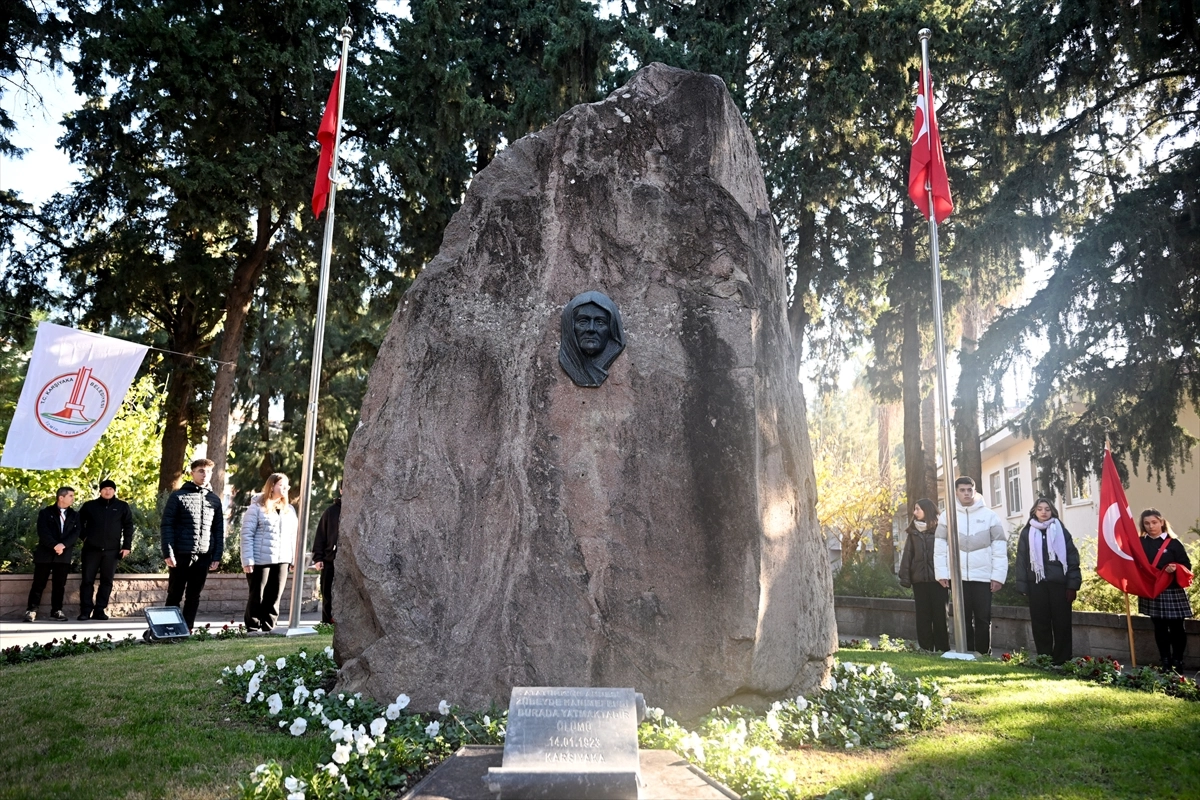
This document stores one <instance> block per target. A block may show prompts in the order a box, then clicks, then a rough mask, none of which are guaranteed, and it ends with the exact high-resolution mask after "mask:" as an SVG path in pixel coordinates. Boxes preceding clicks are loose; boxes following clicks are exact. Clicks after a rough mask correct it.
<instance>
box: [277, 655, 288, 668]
mask: <svg viewBox="0 0 1200 800" xmlns="http://www.w3.org/2000/svg"><path fill="white" fill-rule="evenodd" d="M286 666H287V659H286V658H284V657H283V656H280V657H279V658H277V659H275V669H283V668H284V667H286Z"/></svg>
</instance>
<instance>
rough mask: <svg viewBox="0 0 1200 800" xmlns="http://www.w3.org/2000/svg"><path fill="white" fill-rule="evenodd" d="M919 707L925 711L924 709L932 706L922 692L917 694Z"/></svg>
mask: <svg viewBox="0 0 1200 800" xmlns="http://www.w3.org/2000/svg"><path fill="white" fill-rule="evenodd" d="M917 705H918V706H920V707H921V708H923V709H924V708H929V706H930V705H932V704H931V702H930V700H929V698H928V697H926V696H925V695H923V694H921V693H920V692H917Z"/></svg>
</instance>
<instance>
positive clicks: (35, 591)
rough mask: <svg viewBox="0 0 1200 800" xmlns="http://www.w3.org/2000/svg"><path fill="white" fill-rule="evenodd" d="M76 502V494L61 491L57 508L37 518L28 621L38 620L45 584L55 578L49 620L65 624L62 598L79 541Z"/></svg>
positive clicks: (51, 591) (26, 618)
mask: <svg viewBox="0 0 1200 800" xmlns="http://www.w3.org/2000/svg"><path fill="white" fill-rule="evenodd" d="M74 502H75V490H74V489H72V488H71V487H70V486H63V487H61V488H60V489H59V490H58V495H57V497H56V499H55V502H54V505H52V506H48V507H46V508H43V509H42V510H41V511H39V512H38V518H37V535H38V543H37V547H35V548H34V549H33V586H32V587H30V589H29V602H28V603H27V604H26V606H25V608H26V611H25V621H26V622H33V621H34V620H35V619H37V610H38V606H40V605H41V604H42V591H43V590H45V588H46V580H47V579H48V578H50V577H51V576H53V579H54V583H53V588H52V589H51V590H50V619H54V620H62V621H64V622H65V621H66V619H67V615H66V614H64V613H63V610H62V607H63V595H64V594H66V591H67V572H69V571H70V569H71V557H72V555H73V553H72V551H73V550H74V549H75V542H77V541H79V512H78V511H76V510H75V509H73V508H71V504H72V503H74Z"/></svg>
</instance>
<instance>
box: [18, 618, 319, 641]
mask: <svg viewBox="0 0 1200 800" xmlns="http://www.w3.org/2000/svg"><path fill="white" fill-rule="evenodd" d="M241 621H242V620H241V615H240V614H239V615H237V616H236V617H234V618H233V619H230V617H229V616H215V615H212V614H200V615H198V616H197V617H196V627H197V628H202V627H204V625H206V624H209V625H212V628H213V630H214V631H218V630H220V629H221V626H222V625H229V626H230V627H235V628H236V627H237V626H238V625H239V624H240V623H241ZM320 621H321V615H320V613H319V612H312V613H310V614H303V615H301V618H300V624H301V625H303V626H308V627H314V626H315V625H316V624H317V623H318V622H320ZM287 626H288V618H287V615H283V616H281V617H280V618H279V627H278V628H276V630H280V631H282V630H284V629H285V628H287ZM145 630H146V618H145V617H144V616H140V615H139V616H136V617H113V618H111V619H108V620H104V621H100V620H84V621H82V622H80V621H78V620H75V619H69V620H68V621H66V622H55V621H54V620H52V619H43V618H42V617H41V616H40V615H39V616H38V619H37V620H36V621H34V622H22V621H20V620H11V619H6V620H2V621H0V649H3V648H6V647H13V646H20V647H25V646H26V645H30V644H33V643H34V642H38V643H39V644H49V642H50V640H52V639H58V640H59V641H62V640H63V639H70V638H71V637H72V636H77V637H78V638H79V639H91V638H93V637H96V636H99V637H101V638H103V637H104V636H105V635H108V634H111V635H112V638H113V639H118V640H119V639H124V638H125V637H126V636H129V635H133V636H136V637H141V635H142V633H143V631H145Z"/></svg>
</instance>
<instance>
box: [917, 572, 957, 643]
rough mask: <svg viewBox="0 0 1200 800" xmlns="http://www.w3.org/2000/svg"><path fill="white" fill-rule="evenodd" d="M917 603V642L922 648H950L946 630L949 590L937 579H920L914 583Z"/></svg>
mask: <svg viewBox="0 0 1200 800" xmlns="http://www.w3.org/2000/svg"><path fill="white" fill-rule="evenodd" d="M912 590H913V600H914V601H915V602H916V604H917V644H919V645H920V646H921V649H922V650H939V651H943V652H944V651H946V650H949V649H950V636H949V634H948V633H947V631H946V595H947V594H949V592H948V590H947V589H946V588H945V587H943V586H942V585H941V584H940V583H938V582H936V581H928V582H926V581H920V582H918V583H914V584H913V585H912Z"/></svg>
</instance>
